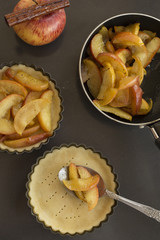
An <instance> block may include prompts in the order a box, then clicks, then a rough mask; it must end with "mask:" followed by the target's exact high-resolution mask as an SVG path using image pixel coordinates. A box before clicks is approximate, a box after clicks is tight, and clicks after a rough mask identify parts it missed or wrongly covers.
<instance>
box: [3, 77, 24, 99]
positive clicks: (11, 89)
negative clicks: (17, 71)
mask: <svg viewBox="0 0 160 240" xmlns="http://www.w3.org/2000/svg"><path fill="white" fill-rule="evenodd" d="M0 92H3V93H6V94H12V93H16V94H19V95H22V96H24V97H26V96H27V94H28V92H27V90H26V88H25V87H23V86H22V85H21V84H19V83H17V82H16V81H12V80H0Z"/></svg>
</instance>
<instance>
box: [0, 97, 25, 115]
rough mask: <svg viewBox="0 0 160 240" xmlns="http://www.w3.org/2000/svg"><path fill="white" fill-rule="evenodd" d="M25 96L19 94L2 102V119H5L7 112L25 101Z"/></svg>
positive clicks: (0, 108)
mask: <svg viewBox="0 0 160 240" xmlns="http://www.w3.org/2000/svg"><path fill="white" fill-rule="evenodd" d="M23 99H24V98H23V96H21V95H18V94H10V95H8V96H7V97H5V98H4V99H3V100H1V101H0V118H3V117H4V116H5V115H6V114H7V112H8V111H9V110H10V109H11V108H12V106H14V105H16V104H17V103H19V102H22V101H23Z"/></svg>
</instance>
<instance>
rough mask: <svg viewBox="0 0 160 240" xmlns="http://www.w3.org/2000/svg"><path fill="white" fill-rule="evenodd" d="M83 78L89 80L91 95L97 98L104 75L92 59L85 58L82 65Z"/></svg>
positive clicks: (85, 80)
mask: <svg viewBox="0 0 160 240" xmlns="http://www.w3.org/2000/svg"><path fill="white" fill-rule="evenodd" d="M82 79H83V81H84V82H87V86H88V88H89V91H90V93H91V95H92V96H93V97H94V98H96V97H97V95H98V93H99V90H100V86H101V83H102V77H101V74H100V70H99V68H98V67H97V65H96V64H95V63H94V62H93V61H92V60H90V59H84V60H83V65H82Z"/></svg>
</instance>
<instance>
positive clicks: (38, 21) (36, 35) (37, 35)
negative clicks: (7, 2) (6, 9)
mask: <svg viewBox="0 0 160 240" xmlns="http://www.w3.org/2000/svg"><path fill="white" fill-rule="evenodd" d="M46 1H49V0H36V2H37V3H43V2H46ZM33 4H35V3H34V2H33V0H20V1H19V2H18V3H17V5H16V6H15V8H14V10H13V11H14V12H15V11H19V10H21V9H23V8H27V7H30V6H31V5H33ZM65 25H66V14H65V10H64V9H59V10H56V11H54V12H53V13H50V14H47V15H43V16H39V17H36V18H33V19H31V20H29V21H26V22H23V23H19V24H17V25H15V26H13V29H14V31H15V32H16V34H17V35H18V36H19V37H20V38H21V39H22V40H23V41H24V42H26V43H28V44H30V45H33V46H41V45H45V44H48V43H50V42H52V41H54V40H55V39H56V38H58V37H59V35H60V34H61V33H62V31H63V30H64V27H65Z"/></svg>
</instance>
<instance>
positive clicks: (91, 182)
mask: <svg viewBox="0 0 160 240" xmlns="http://www.w3.org/2000/svg"><path fill="white" fill-rule="evenodd" d="M99 179H100V177H99V175H94V176H91V177H88V178H85V179H81V178H77V179H72V180H63V183H64V185H65V186H66V187H67V188H68V189H69V190H71V191H88V190H90V189H92V188H94V187H95V186H96V185H97V184H98V182H99Z"/></svg>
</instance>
